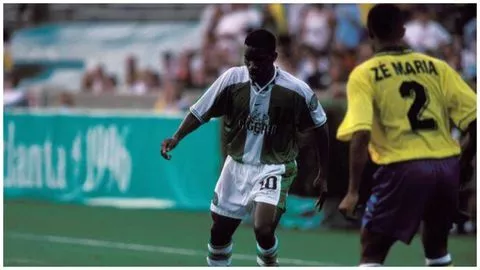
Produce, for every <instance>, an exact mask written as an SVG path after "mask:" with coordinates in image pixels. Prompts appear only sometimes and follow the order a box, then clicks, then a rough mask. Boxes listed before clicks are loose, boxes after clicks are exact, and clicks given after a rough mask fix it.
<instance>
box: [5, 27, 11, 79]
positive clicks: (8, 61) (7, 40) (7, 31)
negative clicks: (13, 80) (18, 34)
mask: <svg viewBox="0 0 480 270" xmlns="http://www.w3.org/2000/svg"><path fill="white" fill-rule="evenodd" d="M10 36H11V33H10V29H8V28H5V29H4V30H3V70H4V72H10V71H12V68H13V59H12V55H11V52H10Z"/></svg>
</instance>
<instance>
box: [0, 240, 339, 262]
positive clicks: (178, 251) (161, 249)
mask: <svg viewBox="0 0 480 270" xmlns="http://www.w3.org/2000/svg"><path fill="white" fill-rule="evenodd" d="M5 236H7V237H10V238H16V239H23V240H29V241H40V242H50V243H58V244H70V245H79V246H89V247H100V248H115V249H124V250H134V251H144V252H156V253H165V254H175V255H185V256H199V257H204V256H206V253H207V252H206V251H199V250H194V249H185V248H173V247H165V246H151V245H141V244H132V243H122V242H112V241H105V240H97V239H88V238H73V237H65V236H55V235H39V234H29V233H17V232H12V233H6V235H5ZM233 259H237V260H243V261H252V262H255V261H256V257H255V256H252V255H248V254H235V253H234V254H233ZM279 261H280V263H285V264H293V265H304V266H338V265H337V264H334V263H327V262H319V261H310V260H300V259H292V258H282V257H280V258H279Z"/></svg>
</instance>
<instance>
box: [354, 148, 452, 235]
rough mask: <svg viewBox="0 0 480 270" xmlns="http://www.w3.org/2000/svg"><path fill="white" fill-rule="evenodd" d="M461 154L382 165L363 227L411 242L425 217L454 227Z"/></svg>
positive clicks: (443, 226)
mask: <svg viewBox="0 0 480 270" xmlns="http://www.w3.org/2000/svg"><path fill="white" fill-rule="evenodd" d="M459 176H460V167H459V159H458V157H451V158H445V159H423V160H412V161H406V162H399V163H393V164H389V165H385V166H381V167H380V168H379V169H378V170H377V171H376V172H375V174H374V176H373V188H372V195H371V196H370V198H369V200H368V202H367V206H366V210H365V214H364V216H363V219H362V227H363V228H365V229H367V230H369V231H371V232H378V233H382V234H386V235H389V236H392V237H394V238H396V239H398V240H400V241H402V242H404V243H406V244H410V242H411V241H412V239H413V236H414V235H415V234H416V232H417V231H418V228H419V225H420V222H421V221H424V222H425V223H424V226H435V228H436V229H437V230H438V229H441V230H443V229H444V230H445V231H446V233H448V231H449V230H450V228H451V226H452V223H453V219H454V215H455V213H456V211H457V205H458V189H459V181H460V180H459Z"/></svg>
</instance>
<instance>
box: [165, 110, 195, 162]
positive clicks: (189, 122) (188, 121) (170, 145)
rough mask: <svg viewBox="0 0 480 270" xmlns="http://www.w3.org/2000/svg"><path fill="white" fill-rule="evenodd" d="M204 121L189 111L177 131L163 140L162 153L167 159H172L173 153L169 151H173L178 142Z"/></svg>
mask: <svg viewBox="0 0 480 270" xmlns="http://www.w3.org/2000/svg"><path fill="white" fill-rule="evenodd" d="M201 125H202V123H201V122H200V121H199V120H198V118H197V117H195V116H194V115H193V114H192V113H189V114H188V115H187V116H186V117H185V119H183V122H182V123H181V124H180V127H179V128H178V130H177V132H175V134H174V135H173V136H172V137H171V138H167V139H165V140H163V142H162V149H161V154H162V157H163V158H165V159H166V160H170V159H171V155H169V154H168V152H170V151H172V150H173V149H174V148H175V147H176V146H177V144H178V143H179V142H180V141H181V140H182V139H183V138H184V137H185V136H187V135H188V134H190V133H191V132H193V131H194V130H196V129H197V128H198V127H199V126H201Z"/></svg>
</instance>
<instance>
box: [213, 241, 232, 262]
mask: <svg viewBox="0 0 480 270" xmlns="http://www.w3.org/2000/svg"><path fill="white" fill-rule="evenodd" d="M232 250H233V243H231V242H230V243H229V244H227V245H225V246H214V245H212V244H210V243H208V256H207V264H208V266H230V264H232V259H231V257H232Z"/></svg>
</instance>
